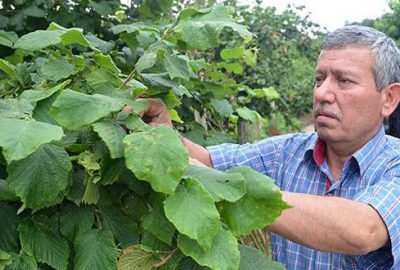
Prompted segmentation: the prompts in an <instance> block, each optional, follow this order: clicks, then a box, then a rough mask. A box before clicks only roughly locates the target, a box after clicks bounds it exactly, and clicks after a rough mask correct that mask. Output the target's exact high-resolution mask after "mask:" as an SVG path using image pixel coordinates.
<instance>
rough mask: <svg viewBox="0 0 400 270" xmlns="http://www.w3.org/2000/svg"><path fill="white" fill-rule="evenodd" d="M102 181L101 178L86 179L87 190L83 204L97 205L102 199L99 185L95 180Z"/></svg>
mask: <svg viewBox="0 0 400 270" xmlns="http://www.w3.org/2000/svg"><path fill="white" fill-rule="evenodd" d="M97 179H100V177H99V176H94V177H88V178H86V189H85V193H84V194H83V197H82V202H84V203H87V204H97V203H98V201H99V199H100V190H99V184H97V183H94V180H97Z"/></svg>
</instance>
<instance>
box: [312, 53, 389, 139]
mask: <svg viewBox="0 0 400 270" xmlns="http://www.w3.org/2000/svg"><path fill="white" fill-rule="evenodd" d="M372 63H373V58H372V52H371V50H370V49H369V48H366V47H360V46H357V47H356V46H347V47H343V48H340V49H328V50H323V51H322V52H321V54H320V56H319V59H318V62H317V68H316V72H315V85H314V119H315V128H316V131H317V132H318V136H319V137H320V138H321V139H323V140H325V141H326V142H327V143H330V142H331V143H341V142H343V143H349V142H350V143H355V144H359V143H362V145H363V144H365V143H366V142H367V141H368V140H369V139H371V138H372V137H373V136H374V135H375V134H376V133H377V131H378V130H379V129H380V126H381V121H382V119H383V116H382V112H381V111H382V103H383V100H384V95H383V94H381V93H379V92H378V91H377V89H376V86H375V81H374V76H373V72H372Z"/></svg>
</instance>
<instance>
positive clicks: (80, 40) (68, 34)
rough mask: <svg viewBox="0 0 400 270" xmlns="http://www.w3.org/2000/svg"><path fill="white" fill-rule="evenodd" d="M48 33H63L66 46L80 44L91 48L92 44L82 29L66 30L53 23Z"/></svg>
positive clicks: (62, 40)
mask: <svg viewBox="0 0 400 270" xmlns="http://www.w3.org/2000/svg"><path fill="white" fill-rule="evenodd" d="M47 31H59V32H60V33H61V42H62V44H63V45H64V46H68V45H71V44H78V45H81V46H83V47H91V44H90V42H89V41H88V40H87V39H86V37H85V36H84V35H83V34H82V32H83V29H81V28H65V27H62V26H61V25H59V24H57V23H54V22H52V23H51V24H50V25H49V27H48V28H47Z"/></svg>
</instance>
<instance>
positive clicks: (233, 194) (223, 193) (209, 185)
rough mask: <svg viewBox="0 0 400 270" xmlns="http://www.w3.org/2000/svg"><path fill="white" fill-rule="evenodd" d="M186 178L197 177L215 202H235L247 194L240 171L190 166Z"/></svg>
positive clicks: (185, 174)
mask: <svg viewBox="0 0 400 270" xmlns="http://www.w3.org/2000/svg"><path fill="white" fill-rule="evenodd" d="M183 177H184V178H196V179H197V180H199V181H200V182H201V183H202V184H203V186H204V187H205V189H206V190H207V191H208V192H209V193H210V195H211V196H212V198H213V200H214V202H220V201H222V200H225V201H229V202H235V201H237V200H239V199H240V198H241V197H243V195H244V194H246V184H245V182H244V178H243V176H242V175H241V174H240V173H226V172H221V171H217V170H214V169H211V168H204V167H198V166H189V167H188V168H187V169H186V171H185V173H184V175H183Z"/></svg>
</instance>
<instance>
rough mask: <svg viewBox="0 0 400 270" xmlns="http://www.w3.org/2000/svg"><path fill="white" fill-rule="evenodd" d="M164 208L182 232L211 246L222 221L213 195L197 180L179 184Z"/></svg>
mask: <svg viewBox="0 0 400 270" xmlns="http://www.w3.org/2000/svg"><path fill="white" fill-rule="evenodd" d="M189 206H190V210H189V211H188V207H189ZM164 210H165V215H166V216H167V218H168V219H169V221H171V222H172V223H173V224H174V225H175V227H176V229H177V230H178V231H179V232H180V233H182V234H184V235H186V236H188V237H190V238H191V239H194V240H196V241H197V242H198V243H199V244H200V245H201V246H202V247H203V248H204V249H209V248H210V246H211V243H212V241H213V239H214V237H215V235H216V234H217V233H218V231H219V230H220V227H221V222H220V220H219V213H218V211H217V208H216V207H215V205H214V201H213V199H212V197H211V196H210V194H209V193H208V192H207V191H206V190H205V189H204V187H203V186H202V185H201V184H200V183H199V182H198V181H197V180H195V179H190V178H189V179H186V180H185V181H184V182H183V183H182V184H181V185H179V187H178V188H177V190H176V192H175V194H173V195H170V196H169V197H168V198H167V199H166V200H165V202H164Z"/></svg>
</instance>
